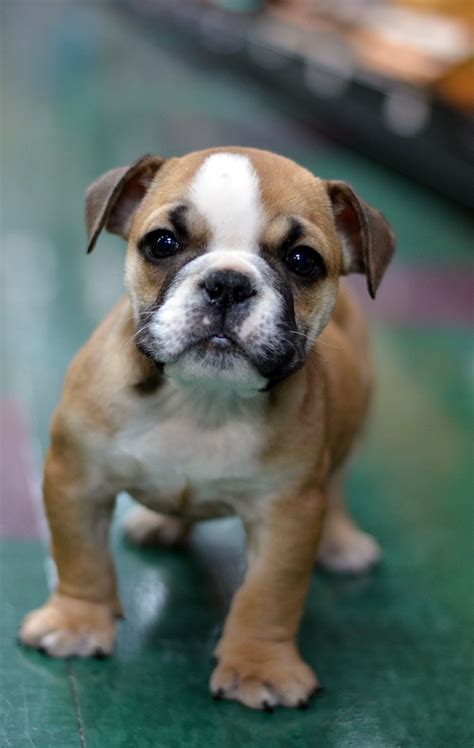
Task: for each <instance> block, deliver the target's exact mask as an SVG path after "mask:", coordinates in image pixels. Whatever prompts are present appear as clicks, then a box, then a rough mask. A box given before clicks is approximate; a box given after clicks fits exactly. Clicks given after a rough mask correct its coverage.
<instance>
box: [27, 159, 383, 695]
mask: <svg viewBox="0 0 474 748" xmlns="http://www.w3.org/2000/svg"><path fill="white" fill-rule="evenodd" d="M86 220H87V227H88V232H89V251H91V250H92V249H93V247H94V245H95V243H96V241H97V238H98V236H99V234H100V232H101V231H102V229H104V228H106V229H108V230H109V231H112V232H113V233H116V234H119V235H120V236H122V237H124V238H126V239H128V253H127V259H126V266H125V279H126V287H127V291H128V294H127V296H126V298H123V299H122V300H121V301H119V303H118V304H117V305H116V306H115V308H114V309H113V310H112V311H111V312H110V314H109V315H108V317H107V318H106V319H105V320H104V321H103V322H102V323H101V324H100V326H99V327H98V329H97V330H96V331H95V332H94V334H93V335H92V337H91V338H90V340H89V341H88V342H87V343H86V345H85V346H84V347H83V348H82V350H81V351H80V352H79V353H78V355H77V356H76V358H75V359H74V361H73V363H72V365H71V367H70V369H69V372H68V374H67V377H66V383H65V387H64V392H63V396H62V399H61V402H60V405H59V407H58V409H57V411H56V413H55V415H54V419H53V424H52V433H51V446H50V449H49V452H48V454H47V457H46V463H45V472H44V500H45V506H46V512H47V516H48V520H49V526H50V529H51V540H52V551H53V555H54V560H55V562H56V565H57V570H58V584H57V587H56V590H55V592H54V593H53V595H52V596H51V598H50V599H49V601H48V602H47V603H46V604H45V605H44V607H42V608H40V609H39V610H35V611H33V612H32V613H30V614H29V615H28V616H27V617H26V619H25V621H24V623H23V626H22V629H21V640H22V642H23V643H24V644H26V645H29V646H31V647H36V648H38V649H41V650H42V651H43V652H46V653H47V654H49V655H52V656H53V657H67V656H70V655H79V656H81V657H88V656H103V655H106V654H109V653H110V652H111V651H112V648H113V642H114V633H115V620H116V618H117V617H118V616H120V614H121V605H120V602H119V597H118V593H117V587H116V580H115V575H114V568H113V563H112V559H111V557H110V553H109V550H108V548H107V536H108V529H109V525H110V521H111V517H112V512H113V508H114V502H115V497H116V496H117V494H118V493H119V492H120V491H127V492H128V493H129V494H130V495H131V496H133V497H134V498H135V499H136V500H137V501H138V502H140V503H141V504H142V505H143V507H144V508H143V509H140V510H139V513H138V514H137V515H136V516H135V517H133V518H132V519H131V520H129V522H128V531H129V533H130V535H131V537H132V538H134V539H135V540H137V541H138V542H163V543H167V544H174V543H179V542H180V541H182V540H183V539H184V538H185V536H186V533H187V532H188V531H189V528H190V527H191V525H192V524H193V523H194V522H196V521H199V520H202V519H209V518H211V517H222V516H225V515H232V514H233V515H237V516H238V517H240V519H241V520H242V523H243V526H244V528H245V531H246V535H247V541H248V544H247V571H246V574H245V579H244V581H243V583H242V586H241V587H240V589H239V590H238V591H237V593H236V595H235V597H234V600H233V603H232V606H231V609H230V612H229V615H228V618H227V621H226V624H225V628H224V631H223V634H222V638H221V640H220V642H219V644H218V646H217V649H216V657H217V662H218V664H217V666H216V668H215V670H214V672H213V674H212V677H211V683H210V687H211V691H212V693H213V694H214V696H215V697H216V698H225V699H235V700H237V701H240V702H241V703H243V704H246V705H247V706H249V707H252V708H254V709H271V708H272V707H273V706H274V705H276V704H282V705H285V706H288V707H297V706H300V707H301V706H305V705H306V703H307V700H308V699H309V697H310V696H311V695H312V694H313V693H314V692H315V691H316V690H317V689H318V687H319V684H318V680H317V677H316V675H315V674H314V672H313V671H312V669H311V668H310V667H309V666H308V665H307V664H305V662H303V660H302V659H301V656H300V654H299V652H298V648H297V644H296V636H297V631H298V625H299V622H300V618H301V615H302V612H303V606H304V602H305V596H306V592H307V589H308V584H309V581H310V577H311V574H312V573H313V569H314V565H315V562H316V559H317V558H318V559H319V563H321V564H324V565H325V566H327V567H329V568H331V569H335V570H340V571H345V572H359V571H363V570H364V569H367V568H368V567H369V566H371V565H372V564H373V563H375V562H376V561H377V559H378V556H379V549H378V546H377V544H376V542H375V541H374V540H373V539H372V538H371V537H370V536H368V535H366V534H365V533H363V532H362V531H361V530H359V529H358V527H357V526H356V525H355V524H354V522H353V521H352V520H351V519H350V518H349V516H348V515H347V513H346V510H345V508H344V466H345V463H346V460H347V457H348V455H349V453H350V450H351V447H352V445H353V444H354V441H355V440H356V438H357V436H358V434H359V433H360V431H361V428H362V426H363V424H364V419H365V417H366V414H367V408H368V404H369V397H370V390H371V380H372V374H371V365H370V356H369V349H368V342H367V336H366V330H365V327H364V322H363V320H362V318H361V314H360V312H359V310H358V308H357V306H356V305H355V304H354V302H353V300H352V299H351V298H350V296H349V294H348V292H347V290H346V289H345V288H344V287H343V286H342V285H341V286H340V285H339V281H340V277H341V276H343V275H346V274H347V273H352V272H357V273H365V275H366V277H367V287H368V291H369V293H370V295H371V296H372V297H374V296H375V292H376V290H377V287H378V285H379V283H380V281H381V279H382V276H383V274H384V272H385V270H386V268H387V265H388V264H389V262H390V259H391V257H392V255H393V252H394V237H393V234H392V233H391V231H390V229H389V227H388V225H387V223H386V222H385V220H384V218H383V217H382V216H381V215H380V213H378V212H377V211H376V210H374V209H373V208H371V207H369V206H368V205H366V204H365V203H364V202H363V201H362V200H361V199H360V198H358V197H357V195H356V194H355V193H354V192H353V190H352V189H351V188H350V187H349V186H348V185H347V184H345V183H343V182H331V181H325V180H323V179H318V178H317V177H315V176H313V175H312V174H310V173H309V172H308V171H306V170H305V169H303V168H301V167H300V166H298V165H296V164H295V163H293V162H292V161H290V160H288V159H286V158H282V157H281V156H277V155H274V154H272V153H269V152H266V151H260V150H254V149H251V148H233V147H232V148H215V149H210V150H206V151H201V152H198V153H192V154H190V155H187V156H184V157H182V158H170V159H164V158H161V157H159V156H145V157H144V158H142V159H140V160H139V161H137V162H136V163H135V164H133V166H129V167H125V168H119V169H114V170H113V171H109V172H107V173H106V174H104V175H103V176H102V177H101V178H100V179H98V180H97V181H96V182H94V184H92V185H91V186H90V187H89V189H88V191H87V198H86ZM104 282H106V279H104ZM318 549H319V550H318ZM157 677H159V674H157Z"/></svg>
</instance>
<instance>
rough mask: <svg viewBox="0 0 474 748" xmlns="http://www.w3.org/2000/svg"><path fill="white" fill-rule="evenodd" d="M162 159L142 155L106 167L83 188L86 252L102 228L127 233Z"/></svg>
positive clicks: (125, 236)
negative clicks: (123, 164) (111, 166)
mask: <svg viewBox="0 0 474 748" xmlns="http://www.w3.org/2000/svg"><path fill="white" fill-rule="evenodd" d="M164 160H165V159H164V158H162V157H161V156H143V157H142V158H140V159H139V160H138V161H136V162H135V163H134V164H132V166H122V167H120V168H118V169H112V170H111V171H107V172H106V173H105V174H102V176H101V177H99V179H97V180H96V181H95V182H92V184H91V185H89V187H88V188H87V192H86V226H87V237H88V241H87V251H88V252H92V250H93V249H94V246H95V243H96V241H97V239H98V236H99V234H100V232H101V231H102V229H103V228H106V229H107V230H108V231H111V232H112V233H113V234H118V235H119V236H122V237H123V238H124V239H126V238H127V237H128V233H129V230H130V223H131V218H132V216H133V214H134V213H135V211H136V209H137V208H138V206H139V205H140V203H141V201H142V200H143V198H144V197H145V194H146V192H147V190H148V188H149V186H150V184H151V182H152V180H153V177H154V176H155V174H156V172H157V171H158V169H159V168H160V166H161V165H162V164H163V162H164Z"/></svg>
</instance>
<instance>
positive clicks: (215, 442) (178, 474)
mask: <svg viewBox="0 0 474 748" xmlns="http://www.w3.org/2000/svg"><path fill="white" fill-rule="evenodd" d="M265 397H266V396H265V395H260V394H259V395H257V396H256V397H254V398H251V399H239V400H235V399H230V398H229V397H228V396H224V395H222V396H216V395H215V394H212V395H211V394H206V393H205V392H204V393H196V391H192V390H189V389H186V388H181V387H179V386H177V385H175V384H173V383H170V382H167V383H166V384H165V385H164V386H163V387H162V388H161V389H160V390H159V391H158V393H157V394H156V395H153V396H151V397H147V398H144V399H143V400H141V401H139V402H137V403H136V404H134V406H133V409H132V411H131V417H130V419H129V420H128V422H127V424H126V425H125V426H124V428H123V430H122V431H121V432H120V433H119V435H118V436H117V437H116V439H115V441H114V445H113V463H114V473H115V475H116V476H117V477H119V478H121V480H122V481H124V483H125V486H124V487H126V488H127V489H128V490H129V491H130V492H131V493H132V494H134V495H135V496H137V498H140V499H141V500H143V501H145V502H146V503H147V504H148V505H151V506H153V508H156V509H157V510H161V511H166V509H168V510H169V509H173V510H179V507H178V506H177V502H179V497H180V496H181V494H182V493H183V492H184V491H186V493H187V494H188V496H189V497H190V498H189V501H190V503H191V505H192V506H194V509H198V505H199V504H206V505H208V506H209V505H212V504H213V503H216V504H217V503H220V502H228V503H229V506H230V507H231V508H232V507H234V508H235V503H236V502H246V501H249V500H252V499H256V498H258V497H260V496H262V495H268V494H270V493H272V492H274V490H275V486H276V485H277V483H278V481H279V480H281V477H280V478H278V477H277V476H276V475H275V471H274V470H271V469H270V468H269V467H265V466H264V465H263V464H262V461H261V457H260V454H261V451H262V448H263V447H264V444H263V439H264V430H263V415H262V412H263V409H264V407H265ZM192 511H194V510H192Z"/></svg>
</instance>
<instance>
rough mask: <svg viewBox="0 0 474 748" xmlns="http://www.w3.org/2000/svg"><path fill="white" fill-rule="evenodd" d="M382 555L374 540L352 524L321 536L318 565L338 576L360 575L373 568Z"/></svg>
mask: <svg viewBox="0 0 474 748" xmlns="http://www.w3.org/2000/svg"><path fill="white" fill-rule="evenodd" d="M381 555H382V552H381V549H380V546H379V544H378V543H377V541H376V540H375V538H373V537H372V535H368V534H367V533H366V532H362V530H359V529H358V528H357V527H355V526H354V525H352V524H347V525H345V526H344V527H338V528H337V531H336V528H334V529H333V531H332V532H329V533H327V534H326V535H323V539H322V541H321V545H320V548H319V552H318V564H319V565H320V566H323V567H324V568H326V569H328V570H329V571H334V572H338V573H340V574H362V573H363V572H364V571H367V570H368V569H370V568H372V567H373V566H375V565H376V564H377V563H378V562H379V561H380V557H381Z"/></svg>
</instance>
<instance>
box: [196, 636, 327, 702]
mask: <svg viewBox="0 0 474 748" xmlns="http://www.w3.org/2000/svg"><path fill="white" fill-rule="evenodd" d="M217 656H218V658H219V661H218V665H217V667H216V669H215V670H214V672H213V674H212V677H211V684H210V685H211V692H212V694H213V696H214V698H215V699H233V700H235V701H240V703H241V704H244V705H245V706H248V707H250V708H251V709H264V710H266V711H271V710H272V709H273V707H274V706H277V705H278V704H281V705H283V706H288V707H297V708H300V709H304V708H305V707H306V706H307V705H308V700H309V699H310V697H311V696H312V695H313V694H315V693H316V691H318V690H319V689H320V685H319V682H318V679H317V677H316V675H315V674H314V673H313V671H312V670H311V668H310V667H309V666H308V665H306V663H305V662H303V660H302V659H301V657H300V656H299V654H298V652H297V650H296V647H295V645H294V644H293V643H292V642H285V643H281V642H276V643H274V642H257V643H255V642H245V643H244V644H241V645H240V646H239V647H236V648H234V647H232V646H225V645H224V646H222V645H221V646H220V647H219V649H218V651H217Z"/></svg>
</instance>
